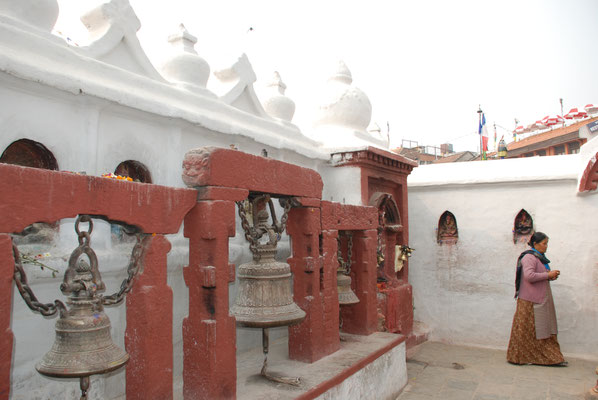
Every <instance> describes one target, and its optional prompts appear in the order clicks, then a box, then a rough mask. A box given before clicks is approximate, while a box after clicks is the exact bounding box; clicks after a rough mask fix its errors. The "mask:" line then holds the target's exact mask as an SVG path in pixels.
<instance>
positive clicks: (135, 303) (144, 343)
mask: <svg viewBox="0 0 598 400" xmlns="http://www.w3.org/2000/svg"><path fill="white" fill-rule="evenodd" d="M143 248H144V251H143V254H142V265H143V272H142V273H141V274H140V275H139V276H138V277H137V279H136V282H135V284H134V285H133V288H132V289H131V292H130V293H129V294H128V295H127V328H126V330H125V348H126V349H127V352H128V353H129V354H130V356H131V358H130V361H129V363H128V364H127V372H126V374H127V383H126V385H127V399H139V400H141V399H164V400H167V399H172V364H173V361H172V360H173V357H172V289H171V288H170V287H169V286H168V284H167V283H166V272H167V267H166V255H167V254H168V252H169V251H170V248H171V246H170V242H168V240H167V239H166V238H165V237H164V236H163V235H156V236H147V237H145V238H144V239H143Z"/></svg>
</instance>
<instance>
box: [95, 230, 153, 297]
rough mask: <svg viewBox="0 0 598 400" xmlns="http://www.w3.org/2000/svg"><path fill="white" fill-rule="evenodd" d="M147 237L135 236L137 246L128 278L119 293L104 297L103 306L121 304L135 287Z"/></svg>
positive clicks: (139, 234)
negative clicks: (134, 282)
mask: <svg viewBox="0 0 598 400" xmlns="http://www.w3.org/2000/svg"><path fill="white" fill-rule="evenodd" d="M145 236H147V234H141V233H137V234H136V235H135V237H136V239H137V241H136V242H135V246H133V251H132V252H131V258H130V260H129V266H128V267H127V277H126V278H125V279H124V280H123V282H122V283H121V285H120V290H119V291H118V292H116V293H114V294H111V295H110V296H103V297H102V304H104V305H105V306H111V305H115V304H120V303H121V302H122V301H123V300H124V298H125V295H126V294H127V293H129V292H130V291H131V288H132V287H133V281H134V280H135V277H136V276H137V274H138V273H139V267H140V263H141V256H142V254H143V238H144V237H145Z"/></svg>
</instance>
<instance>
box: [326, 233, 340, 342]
mask: <svg viewBox="0 0 598 400" xmlns="http://www.w3.org/2000/svg"><path fill="white" fill-rule="evenodd" d="M337 238H338V231H335V230H326V231H322V254H323V265H322V272H323V281H322V283H323V286H324V288H323V295H324V303H323V304H324V338H323V340H324V342H325V345H326V349H327V350H328V351H330V353H333V352H335V351H337V350H338V349H340V336H339V317H340V314H339V311H340V310H339V303H338V291H337V279H336V270H337V269H338V260H337V251H338V243H337Z"/></svg>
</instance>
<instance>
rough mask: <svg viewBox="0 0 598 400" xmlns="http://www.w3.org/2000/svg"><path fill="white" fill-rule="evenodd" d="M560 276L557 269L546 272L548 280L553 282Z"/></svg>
mask: <svg viewBox="0 0 598 400" xmlns="http://www.w3.org/2000/svg"><path fill="white" fill-rule="evenodd" d="M560 274H561V271H559V270H558V269H555V270H552V271H550V272H548V280H549V281H554V280H555V279H556V278H558V277H559V275H560Z"/></svg>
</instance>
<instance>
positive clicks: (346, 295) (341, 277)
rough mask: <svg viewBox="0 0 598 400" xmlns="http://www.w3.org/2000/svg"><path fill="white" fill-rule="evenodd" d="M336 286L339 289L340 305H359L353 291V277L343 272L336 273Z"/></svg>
mask: <svg viewBox="0 0 598 400" xmlns="http://www.w3.org/2000/svg"><path fill="white" fill-rule="evenodd" d="M336 286H337V289H338V304H339V305H341V306H344V305H349V304H355V303H359V299H358V298H357V295H356V294H355V293H353V290H351V277H350V276H349V275H346V274H345V273H344V272H343V271H340V270H339V271H336Z"/></svg>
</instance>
